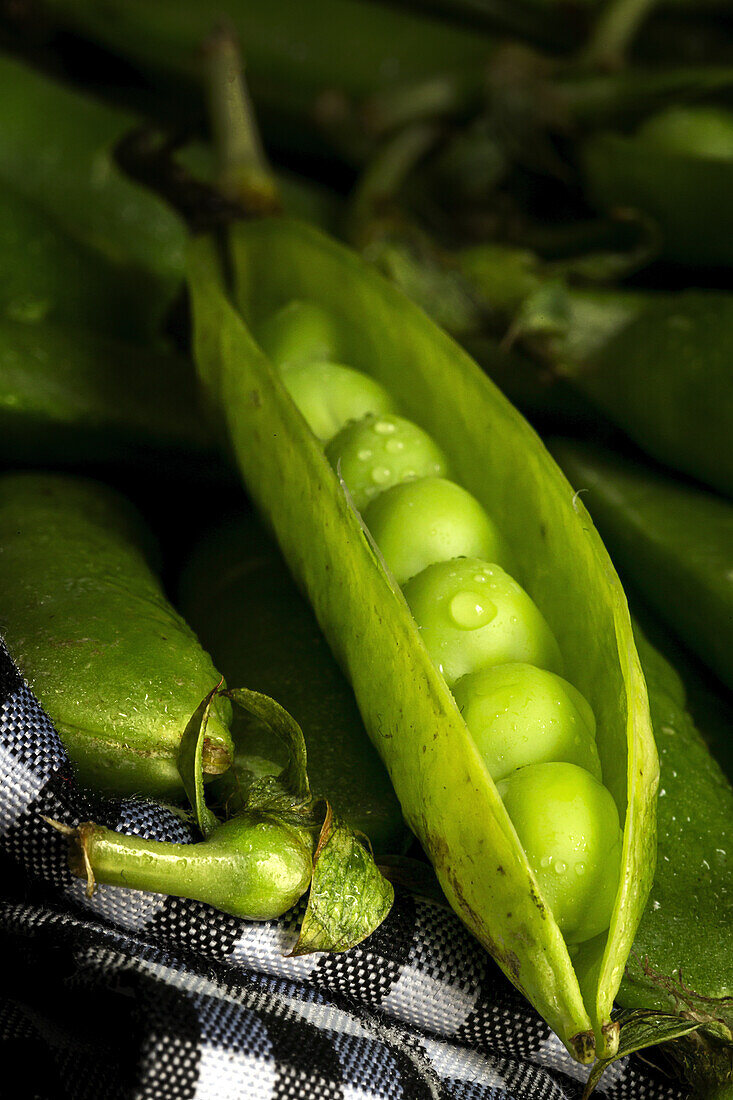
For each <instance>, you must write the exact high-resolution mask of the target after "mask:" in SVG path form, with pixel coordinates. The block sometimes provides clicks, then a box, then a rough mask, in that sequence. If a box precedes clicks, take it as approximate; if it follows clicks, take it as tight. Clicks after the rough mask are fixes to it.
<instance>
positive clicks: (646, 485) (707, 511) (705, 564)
mask: <svg viewBox="0 0 733 1100" xmlns="http://www.w3.org/2000/svg"><path fill="white" fill-rule="evenodd" d="M552 450H553V453H554V454H555V455H556V456H557V459H558V461H559V463H560V465H561V466H562V467H563V469H564V470H565V471H566V473H567V475H568V477H569V478H571V479H572V481H573V483H574V485H575V486H576V487H577V488H578V489H583V490H587V497H586V499H587V502H588V507H589V508H590V509H591V510H592V514H593V516H594V517H595V519H596V521H597V523H598V527H599V529H600V531H601V533H602V534H603V537H604V538H605V539H606V540H607V542H608V546H609V548H610V550H611V553H612V554H613V556H614V561H615V562H616V563H617V565H618V567H619V569H620V570H621V571H622V574H623V575H624V576H625V577H627V578H628V579H629V580H630V581H631V582H633V584H634V585H635V586H636V588H637V589H638V590H639V591H640V592H643V594H644V596H645V598H646V600H647V602H648V603H649V605H650V606H651V607H653V608H654V610H655V611H656V612H657V614H658V615H659V616H660V618H661V619H662V620H663V621H664V622H666V623H667V624H668V625H669V626H670V627H672V628H673V629H674V630H676V631H677V633H678V635H679V636H680V637H681V638H682V639H683V641H685V642H686V643H687V645H689V647H690V648H691V649H693V650H694V651H695V652H696V653H697V655H698V656H699V657H700V659H701V660H702V661H703V662H704V663H705V664H707V665H708V667H709V668H712V669H713V670H714V671H715V672H716V673H717V675H718V676H720V678H721V679H722V680H723V681H724V682H725V683H726V684H727V685H728V686H729V687H733V504H731V503H730V502H729V501H727V500H723V499H721V498H720V497H716V496H713V494H712V493H707V492H704V491H703V490H701V489H697V488H695V487H692V486H690V485H688V484H683V483H679V482H676V481H674V480H673V479H671V478H665V477H664V476H662V475H660V474H659V473H658V472H656V471H652V470H645V469H644V468H643V467H641V466H640V465H639V464H635V465H632V464H631V463H630V462H625V461H624V460H623V459H619V458H618V457H617V456H614V455H612V454H609V453H608V452H606V451H603V450H601V449H600V448H595V447H593V446H592V445H590V444H579V443H574V442H570V441H562V442H560V441H558V442H557V443H554V444H553V447H552Z"/></svg>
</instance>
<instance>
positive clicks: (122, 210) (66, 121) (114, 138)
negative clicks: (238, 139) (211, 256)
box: [0, 53, 185, 317]
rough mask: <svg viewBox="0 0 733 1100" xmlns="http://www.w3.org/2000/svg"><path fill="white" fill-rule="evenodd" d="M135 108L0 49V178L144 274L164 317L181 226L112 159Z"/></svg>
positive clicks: (108, 255)
mask: <svg viewBox="0 0 733 1100" xmlns="http://www.w3.org/2000/svg"><path fill="white" fill-rule="evenodd" d="M136 125H139V122H138V120H137V118H136V117H135V116H134V115H132V114H130V113H129V112H127V111H124V110H120V109H118V108H115V107H110V106H108V105H106V104H103V103H101V102H98V101H96V100H94V99H92V98H91V97H88V96H84V95H82V94H80V93H79V92H77V91H74V90H73V89H71V88H70V87H67V86H65V85H63V84H61V83H60V82H58V81H56V80H51V79H49V78H48V77H47V76H45V75H43V74H41V73H39V72H36V71H34V70H33V69H31V68H29V67H28V66H27V65H25V64H23V63H22V62H20V61H18V60H16V59H15V58H12V57H9V56H8V55H6V54H3V53H0V181H2V183H3V184H4V185H5V186H6V187H9V188H12V189H13V190H15V191H16V192H17V193H19V194H21V195H22V196H23V197H24V198H25V199H26V200H28V201H29V202H31V203H34V204H35V205H36V206H37V207H39V208H40V209H41V210H42V211H43V212H44V213H45V214H46V215H47V216H48V217H49V218H50V219H51V220H52V221H53V222H54V223H55V224H56V225H57V226H58V227H59V228H60V229H61V230H62V231H63V232H65V233H66V234H67V235H68V236H69V237H71V238H72V239H74V240H76V241H79V242H82V244H83V245H85V246H86V247H87V248H90V249H92V250H93V251H95V252H97V253H99V254H100V255H101V256H103V257H105V259H106V260H107V261H109V262H110V263H112V264H118V265H120V266H121V267H122V268H127V269H129V271H130V272H131V274H130V275H129V277H130V278H132V277H134V275H133V274H132V273H134V272H136V271H137V272H138V274H139V277H140V278H141V280H142V281H143V284H145V283H147V284H148V299H149V300H148V305H147V311H148V315H149V316H150V315H155V314H157V315H158V316H159V317H162V315H163V314H164V312H165V310H166V308H167V307H168V305H169V304H170V301H171V299H172V297H173V295H174V294H175V292H176V290H177V288H178V287H179V285H180V280H181V276H182V271H183V252H184V242H185V231H184V226H183V223H182V221H181V220H180V218H178V216H177V215H176V214H174V213H173V212H172V211H171V210H170V209H169V208H168V207H167V206H166V205H165V204H164V203H163V202H162V201H161V200H160V199H158V198H157V197H155V196H154V195H152V194H151V193H149V192H148V191H146V190H145V189H144V188H143V187H141V186H139V185H138V184H136V183H134V182H132V181H131V180H130V179H128V178H127V177H126V176H125V175H124V173H123V172H122V171H121V170H120V169H119V168H118V167H117V165H116V163H115V160H114V149H115V145H116V144H117V142H118V141H119V140H120V139H121V138H122V136H123V135H124V134H126V133H127V132H128V131H129V130H130V129H132V128H133V127H134V126H136Z"/></svg>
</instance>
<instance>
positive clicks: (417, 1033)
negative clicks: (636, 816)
mask: <svg viewBox="0 0 733 1100" xmlns="http://www.w3.org/2000/svg"><path fill="white" fill-rule="evenodd" d="M43 816H48V817H52V818H56V819H59V820H62V821H65V822H68V823H69V824H77V823H79V822H80V821H84V820H90V819H92V820H97V821H99V822H101V823H103V824H105V825H108V826H111V827H114V828H117V829H121V830H123V831H127V832H130V833H134V834H137V835H141V836H149V837H155V838H158V839H163V840H175V841H180V842H188V841H191V840H193V839H194V837H193V836H192V835H191V834H190V833H189V832H188V830H187V827H186V825H185V824H183V823H182V822H181V821H180V819H179V818H177V817H176V816H175V815H174V814H172V813H170V812H168V811H167V810H165V809H163V808H162V807H159V806H156V805H154V804H153V803H151V802H147V801H143V800H128V801H125V802H113V801H101V800H99V799H96V798H94V797H91V796H90V795H89V794H87V793H86V792H83V791H80V790H79V789H78V787H77V786H76V784H75V781H74V778H73V774H72V772H71V770H70V768H69V764H68V761H67V759H66V756H65V753H64V750H63V747H62V745H61V742H60V740H59V738H58V735H57V734H56V732H55V730H54V728H53V726H52V725H51V723H50V721H49V720H48V718H47V716H46V715H45V714H44V712H43V711H42V709H41V708H40V706H39V705H38V703H37V701H36V700H35V698H34V697H33V695H32V693H31V692H30V691H29V690H28V688H27V686H26V685H25V684H24V683H23V681H22V679H21V677H20V676H19V674H18V672H17V670H16V668H15V666H14V665H13V662H12V661H11V660H10V657H9V656H8V654H7V652H6V651H5V650H4V648H3V647H2V644H1V643H0V845H1V849H2V852H3V854H4V857H5V861H4V862H5V868H6V872H5V875H4V881H5V882H6V883H10V885H11V895H12V896H10V897H8V898H7V899H6V900H3V901H2V902H1V903H0V936H1V937H2V948H3V956H2V957H3V959H5V960H7V965H6V966H5V967H4V968H3V969H4V972H5V978H4V979H0V981H1V982H2V986H1V987H2V993H3V995H2V999H1V1000H0V1038H1V1039H2V1043H3V1050H4V1052H7V1053H9V1054H10V1055H11V1058H9V1059H6V1066H7V1065H9V1064H10V1063H11V1061H12V1063H13V1064H15V1065H22V1066H23V1076H22V1081H23V1088H21V1089H20V1091H19V1090H18V1089H17V1088H14V1090H13V1095H14V1096H18V1097H22V1098H23V1100H26V1098H31V1100H63V1098H65V1097H69V1098H73V1100H97V1098H102V1097H104V1098H105V1100H129V1098H131V1097H134V1098H135V1100H194V1098H195V1100H228V1098H230V1097H232V1098H237V1100H296V1098H297V1100H398V1098H403V1100H422V1098H425V1100H428V1098H440V1100H447V1098H451V1100H525V1098H530V1097H531V1098H533V1100H535V1098H536V1100H571V1098H576V1100H577V1098H579V1097H580V1095H581V1093H582V1090H583V1081H584V1077H585V1075H586V1073H587V1071H586V1070H583V1068H582V1067H579V1066H577V1065H576V1064H575V1063H574V1062H573V1061H572V1060H571V1059H570V1058H569V1056H568V1055H567V1054H566V1053H565V1052H564V1049H563V1047H562V1046H561V1044H560V1042H559V1040H558V1039H557V1038H556V1037H555V1036H554V1035H553V1034H552V1033H551V1032H550V1030H549V1028H548V1027H547V1025H546V1024H545V1023H544V1022H543V1021H542V1020H541V1019H540V1017H539V1016H538V1015H537V1014H536V1013H535V1012H534V1011H533V1010H532V1008H531V1007H530V1006H529V1005H528V1004H527V1003H526V1002H525V1000H524V999H523V998H522V997H521V996H520V995H519V994H518V993H517V992H516V991H515V990H514V989H513V987H512V986H511V985H510V984H509V983H508V982H507V980H506V979H505V978H504V976H503V975H502V974H501V972H500V971H499V970H498V968H497V967H496V966H495V965H494V963H493V962H492V961H491V959H489V958H488V957H487V955H486V954H485V953H484V952H483V951H482V950H481V948H480V947H479V946H478V945H477V944H476V943H475V941H474V940H473V939H472V938H471V937H470V936H469V934H468V933H467V932H466V931H465V930H464V929H463V927H462V926H461V924H460V923H459V922H458V920H457V919H456V918H455V917H454V916H453V915H452V914H450V913H448V912H447V911H446V910H444V909H443V908H441V907H439V906H435V905H431V904H429V903H426V902H422V901H416V900H415V899H414V898H412V897H410V896H409V895H401V896H399V897H398V899H397V901H396V904H395V906H394V910H393V912H392V914H391V915H390V917H389V918H388V920H387V921H386V922H385V923H384V925H383V926H382V927H381V928H380V929H379V930H378V931H377V932H376V933H375V934H374V935H373V936H372V937H371V938H370V939H369V940H367V941H366V943H364V944H362V945H361V946H359V947H358V948H355V949H354V950H352V951H350V952H347V953H345V954H343V955H335V956H324V955H313V956H309V957H305V958H298V959H291V958H288V957H287V955H288V951H289V949H290V947H291V945H292V944H293V942H294V938H295V929H296V924H297V917H298V914H297V913H294V914H292V915H291V916H290V917H286V918H284V919H283V920H281V921H277V922H270V923H265V924H258V923H250V922H245V921H241V920H236V919H234V918H233V917H228V916H225V915H224V914H222V913H218V912H216V911H215V910H213V909H211V908H209V907H208V906H205V905H201V904H199V903H197V902H191V901H185V900H181V899H177V898H166V897H163V896H161V895H157V894H142V893H137V892H134V891H129V890H122V889H116V888H112V887H106V886H103V887H100V888H99V889H98V891H97V893H96V894H95V896H94V897H93V898H91V899H87V898H86V897H85V892H84V884H83V883H82V882H80V881H79V880H77V879H74V878H73V877H72V876H71V875H70V873H69V872H68V870H67V867H66V842H65V840H64V838H63V837H61V836H60V835H59V834H58V833H57V832H55V831H54V830H53V829H51V828H50V827H49V826H47V825H46V824H45V823H44V822H43V820H42V817H43ZM13 887H14V889H13ZM6 892H7V891H6ZM13 961H15V962H16V963H17V965H16V966H12V965H10V964H11V963H12V962H13ZM6 1080H7V1078H6ZM599 1095H603V1096H605V1097H606V1098H607V1100H682V1098H684V1097H686V1096H687V1094H686V1093H685V1091H684V1090H683V1089H682V1086H681V1085H680V1084H679V1082H676V1081H674V1080H673V1079H671V1078H670V1077H666V1076H663V1075H662V1074H661V1073H660V1072H659V1071H658V1070H653V1069H651V1068H650V1067H648V1066H646V1065H644V1063H642V1062H641V1061H640V1060H635V1059H627V1060H626V1061H624V1062H623V1063H620V1064H617V1065H616V1066H614V1067H612V1069H611V1070H610V1071H609V1072H608V1074H607V1077H606V1078H605V1080H604V1082H603V1085H602V1089H601V1091H600V1094H599Z"/></svg>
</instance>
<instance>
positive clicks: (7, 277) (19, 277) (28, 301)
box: [0, 186, 162, 342]
mask: <svg viewBox="0 0 733 1100" xmlns="http://www.w3.org/2000/svg"><path fill="white" fill-rule="evenodd" d="M0 239H2V242H3V248H2V253H0V315H2V316H5V317H7V318H9V319H10V320H15V321H23V322H24V323H26V324H36V323H43V322H50V323H52V324H57V325H59V324H61V325H66V326H68V327H70V328H81V329H91V330H93V331H95V332H101V333H106V334H108V335H113V336H117V337H120V338H122V339H125V340H135V341H140V342H148V341H151V340H153V339H155V338H156V337H157V336H158V335H159V330H160V326H161V321H162V303H161V301H160V298H159V296H158V294H157V293H156V284H155V279H154V278H153V277H152V276H149V275H147V274H146V273H145V272H144V271H142V270H141V269H140V268H133V267H132V266H131V265H129V264H123V263H115V262H114V261H112V260H110V259H107V258H106V257H105V256H103V255H101V254H100V253H99V251H98V250H96V249H95V248H93V247H90V246H89V245H86V244H84V243H83V242H82V241H80V240H78V239H76V238H75V237H74V236H72V235H70V234H69V233H68V232H66V231H65V230H63V229H62V228H61V226H60V225H59V224H58V222H57V221H55V220H54V219H53V218H52V217H50V216H49V214H48V213H46V212H44V210H43V209H42V208H41V207H40V206H38V205H37V204H36V203H34V202H31V201H30V200H29V199H28V198H26V197H24V196H23V195H22V194H20V193H19V192H18V191H16V190H14V189H13V188H11V187H7V186H3V187H0Z"/></svg>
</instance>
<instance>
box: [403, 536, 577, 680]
mask: <svg viewBox="0 0 733 1100" xmlns="http://www.w3.org/2000/svg"><path fill="white" fill-rule="evenodd" d="M404 593H405V599H406V600H407V602H408V604H409V605H410V610H411V611H412V614H413V616H414V618H415V621H416V622H417V624H418V626H419V628H420V632H421V634H422V639H423V641H424V642H425V645H426V646H427V649H428V652H429V653H430V656H431V657H432V659H433V661H434V662H435V664H436V665H437V666H438V668H439V669H440V671H441V673H442V674H443V676H444V677H445V680H446V682H447V684H448V686H449V687H450V686H451V685H453V684H454V683H455V682H456V680H458V679H459V678H460V677H461V676H465V675H467V673H469V672H476V671H477V670H478V669H481V668H487V667H490V666H491V665H500V664H506V663H507V662H508V661H526V662H527V664H532V665H539V666H540V668H546V669H549V670H550V671H551V672H560V671H561V670H562V658H561V656H560V650H559V648H558V645H557V641H556V640H555V636H554V635H553V633H552V631H551V630H550V628H549V626H548V625H547V623H546V621H545V619H544V617H543V615H542V613H541V612H540V610H539V608H538V607H537V605H536V604H535V603H534V602H533V600H532V599H531V598H530V597H529V596H528V595H527V593H526V592H525V591H524V589H523V588H522V587H521V585H519V584H517V582H516V581H515V580H513V579H512V577H510V576H509V575H508V573H505V572H504V570H503V569H502V568H501V566H499V565H494V564H490V563H489V562H486V561H483V560H481V559H480V558H460V559H458V560H456V561H444V562H438V563H436V564H435V565H429V566H428V568H427V569H423V571H422V573H418V575H417V576H416V577H413V578H412V580H410V581H408V582H407V584H406V585H405V588H404Z"/></svg>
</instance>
